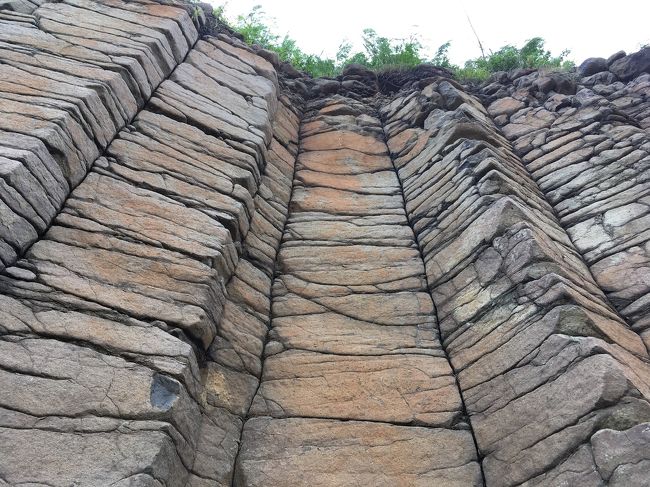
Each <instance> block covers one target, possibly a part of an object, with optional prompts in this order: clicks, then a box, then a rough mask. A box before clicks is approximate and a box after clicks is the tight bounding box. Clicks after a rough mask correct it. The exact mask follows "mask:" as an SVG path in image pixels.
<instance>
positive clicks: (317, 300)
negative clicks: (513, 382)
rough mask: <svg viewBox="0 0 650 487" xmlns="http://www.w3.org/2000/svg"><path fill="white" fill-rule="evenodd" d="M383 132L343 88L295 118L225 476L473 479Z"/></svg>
mask: <svg viewBox="0 0 650 487" xmlns="http://www.w3.org/2000/svg"><path fill="white" fill-rule="evenodd" d="M382 135H383V134H382V131H381V127H380V125H379V121H378V120H377V119H376V118H375V117H374V116H372V114H371V113H370V112H369V109H368V107H367V106H366V105H364V104H363V103H359V102H355V101H354V100H351V99H347V98H341V97H334V98H329V99H325V100H320V101H317V102H314V103H312V104H311V106H310V107H309V111H308V113H307V116H306V118H305V119H304V120H303V123H302V126H301V152H300V154H299V157H298V161H297V168H296V176H295V187H294V190H293V197H292V200H291V207H290V208H291V211H290V215H289V219H288V222H287V225H286V229H285V232H284V237H283V242H282V245H281V249H280V254H279V261H278V266H277V274H276V278H275V281H274V283H273V299H272V311H273V313H272V321H271V330H270V333H269V337H268V341H267V343H266V347H265V361H264V365H263V371H262V380H261V383H260V386H259V389H258V390H257V393H256V395H255V398H254V400H253V402H252V405H251V408H250V411H249V414H248V420H247V422H246V424H245V426H244V434H243V437H242V444H241V448H240V453H239V457H238V462H237V471H236V477H235V485H240V486H262V485H264V486H271V485H276V486H280V485H287V484H291V485H305V486H307V485H309V486H315V485H319V486H338V485H351V484H361V485H377V486H393V485H422V486H424V485H458V486H467V485H479V484H481V483H482V478H481V472H480V468H479V465H478V463H477V462H476V450H475V447H474V442H473V439H472V435H471V432H470V431H468V425H467V424H466V423H465V422H464V421H465V418H464V415H463V405H462V400H461V397H460V394H459V390H458V387H457V384H456V380H455V377H454V376H453V373H452V370H451V368H450V366H449V363H448V361H447V359H446V357H445V354H444V352H443V350H442V349H441V347H440V342H439V338H438V332H437V324H436V318H435V313H434V309H433V303H432V301H431V297H430V296H429V294H428V293H427V289H426V280H425V277H424V267H423V263H422V260H421V257H420V253H419V250H418V248H417V246H416V244H415V241H414V238H413V232H412V230H411V228H410V227H409V226H408V223H407V220H406V215H405V213H404V206H403V200H402V195H401V191H400V187H399V183H398V180H397V177H396V175H395V172H394V170H393V167H392V164H391V161H390V158H389V157H388V154H387V148H386V145H385V143H384V142H383V139H382Z"/></svg>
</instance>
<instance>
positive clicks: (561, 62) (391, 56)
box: [215, 5, 574, 81]
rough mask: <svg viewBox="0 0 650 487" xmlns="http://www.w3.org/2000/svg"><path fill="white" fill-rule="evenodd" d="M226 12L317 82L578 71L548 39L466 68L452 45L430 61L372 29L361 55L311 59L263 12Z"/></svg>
mask: <svg viewBox="0 0 650 487" xmlns="http://www.w3.org/2000/svg"><path fill="white" fill-rule="evenodd" d="M223 11H224V7H223V6H222V7H219V8H217V9H216V10H215V14H216V15H217V17H218V18H219V19H220V20H221V21H222V22H225V23H226V24H228V25H229V26H230V27H231V28H232V29H233V30H235V31H236V32H239V33H240V34H241V35H242V36H243V37H244V40H245V41H246V42H248V43H249V44H258V45H259V46H261V47H263V48H265V49H268V50H271V51H275V52H276V53H278V56H279V57H280V59H281V60H282V61H288V62H290V63H291V64H292V65H293V66H294V67H295V68H296V69H298V70H300V71H304V72H307V73H309V74H311V75H312V76H314V77H320V76H330V77H332V76H336V75H338V74H340V73H341V71H342V70H343V68H344V67H345V66H347V65H348V64H351V63H358V64H362V65H364V66H368V67H369V68H371V69H374V70H377V71H383V70H389V69H392V68H404V67H411V66H417V65H418V64H423V63H430V64H433V65H435V66H439V67H442V68H446V69H449V70H450V71H452V72H453V73H454V74H455V75H456V77H458V78H459V79H462V80H467V81H482V80H485V79H487V78H488V77H489V76H490V74H491V73H494V72H496V71H508V70H512V69H517V68H549V69H569V68H571V67H573V66H574V64H573V62H571V61H568V60H567V56H568V54H569V51H567V50H565V51H563V52H562V53H560V55H559V56H553V55H552V54H551V52H550V51H547V50H546V49H544V40H543V39H542V38H541V37H534V38H532V39H530V40H529V41H527V42H526V43H525V44H524V45H523V46H522V47H521V48H517V47H515V46H512V45H507V46H503V47H502V48H501V49H499V50H498V51H496V52H490V53H489V54H488V55H485V56H480V57H477V58H475V59H470V60H468V61H466V62H465V65H464V66H463V67H460V66H456V65H454V64H452V63H451V62H450V60H449V56H448V51H449V47H450V45H451V44H450V42H446V43H444V44H443V45H441V46H440V47H439V48H438V50H437V51H436V54H435V55H434V56H433V57H432V58H426V57H424V55H423V54H422V50H423V46H422V44H421V43H420V41H419V40H418V39H417V38H416V37H410V38H408V39H388V38H387V37H382V36H380V35H378V34H377V32H375V31H374V30H373V29H365V30H364V31H363V35H362V40H363V51H360V52H353V51H352V45H351V44H350V43H348V42H344V43H342V44H341V45H340V46H339V49H338V52H337V54H336V57H335V58H334V59H330V58H327V57H324V56H320V55H315V54H307V53H305V52H304V51H303V50H301V49H300V48H299V47H298V46H297V45H296V41H295V40H293V39H291V38H290V37H288V36H287V35H285V36H284V37H281V36H278V35H276V34H274V33H273V31H272V29H271V26H270V25H271V24H272V22H271V21H270V20H269V19H268V18H267V17H266V15H265V13H264V11H263V10H262V7H261V6H260V5H257V6H255V7H254V8H253V10H252V11H251V12H250V13H248V14H247V15H240V16H238V17H237V19H236V20H235V21H234V22H230V21H227V20H226V19H224V17H223Z"/></svg>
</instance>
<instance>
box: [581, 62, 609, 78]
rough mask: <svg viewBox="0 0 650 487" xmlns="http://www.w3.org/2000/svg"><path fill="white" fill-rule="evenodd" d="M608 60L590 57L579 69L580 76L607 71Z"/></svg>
mask: <svg viewBox="0 0 650 487" xmlns="http://www.w3.org/2000/svg"><path fill="white" fill-rule="evenodd" d="M607 66H608V64H607V60H606V59H605V58H602V57H590V58H588V59H585V60H584V61H583V62H582V64H581V65H580V66H579V67H578V74H579V75H580V76H582V77H585V76H591V75H592V74H596V73H600V72H601V71H607Z"/></svg>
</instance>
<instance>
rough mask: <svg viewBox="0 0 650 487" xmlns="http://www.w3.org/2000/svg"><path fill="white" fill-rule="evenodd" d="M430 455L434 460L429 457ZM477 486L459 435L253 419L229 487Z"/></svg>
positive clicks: (470, 455)
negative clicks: (287, 485)
mask: <svg viewBox="0 0 650 487" xmlns="http://www.w3.org/2000/svg"><path fill="white" fill-rule="evenodd" d="M432 452H436V454H433V455H432V454H431V453H432ZM288 478H290V479H291V482H292V483H293V484H294V485H300V486H303V485H304V486H307V485H318V486H336V485H354V484H358V485H377V486H390V485H414V486H425V485H454V486H456V485H457V486H459V487H460V486H471V485H481V483H482V481H481V474H480V471H479V469H478V465H477V464H476V457H475V454H474V452H473V444H472V439H471V436H470V435H469V433H468V432H466V431H451V430H445V429H430V428H419V427H415V428H414V427H404V426H394V425H388V424H382V423H372V422H359V421H346V422H341V421H331V420H317V419H300V418H295V419H281V420H278V419H269V418H254V419H251V420H249V421H248V422H247V423H246V427H245V429H244V436H243V444H242V451H241V452H240V456H239V460H238V464H237V473H236V477H235V485H242V486H243V485H250V486H258V485H259V486H262V485H269V486H273V485H277V486H280V485H285V483H286V481H287V479H288Z"/></svg>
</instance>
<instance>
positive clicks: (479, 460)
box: [375, 111, 485, 485]
mask: <svg viewBox="0 0 650 487" xmlns="http://www.w3.org/2000/svg"><path fill="white" fill-rule="evenodd" d="M375 114H376V116H377V118H378V119H379V121H380V122H381V130H382V141H383V143H384V144H385V145H386V151H387V153H388V158H389V159H390V163H391V165H392V166H393V171H394V172H395V176H396V178H397V182H398V184H399V187H400V196H401V197H402V206H403V208H404V215H405V217H406V222H407V223H408V226H409V227H410V228H411V232H412V233H413V239H414V241H415V244H416V246H417V249H418V253H419V254H420V259H421V260H422V267H423V269H424V279H425V282H426V285H427V293H428V294H429V297H430V298H431V302H432V304H433V313H434V316H435V318H436V327H437V329H438V339H439V340H440V347H441V349H442V352H443V353H444V354H445V358H446V360H447V363H448V364H449V367H450V368H451V371H452V373H453V375H454V382H455V383H456V388H457V389H458V394H459V396H460V400H461V406H462V410H461V412H462V414H463V417H464V418H465V420H466V423H467V427H468V429H469V432H470V434H471V435H472V441H473V442H474V448H475V449H476V459H477V463H478V466H479V468H480V470H481V481H482V483H483V485H485V473H484V472H483V457H482V455H481V450H480V449H479V446H478V442H477V440H476V435H475V434H474V428H473V427H472V422H471V418H470V416H469V413H468V411H467V406H466V405H465V397H464V396H463V390H462V389H461V387H460V383H459V382H458V373H457V372H456V369H455V368H454V364H453V362H452V361H451V357H450V356H449V353H448V352H447V347H445V343H444V340H443V337H442V331H441V329H440V321H439V319H438V308H437V306H436V302H435V300H434V299H433V295H432V293H431V287H430V285H429V276H428V275H427V268H426V261H425V259H424V253H423V251H422V245H420V237H419V235H418V233H417V231H416V230H415V227H414V225H413V222H412V221H411V216H410V215H409V212H408V211H407V209H406V208H407V207H406V197H405V196H404V184H403V182H402V178H401V177H400V174H399V171H398V170H397V166H396V165H395V161H394V160H393V156H392V154H391V153H390V149H389V148H388V137H387V135H386V130H385V123H384V122H385V121H384V120H382V118H381V116H380V114H379V113H378V111H375Z"/></svg>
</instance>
